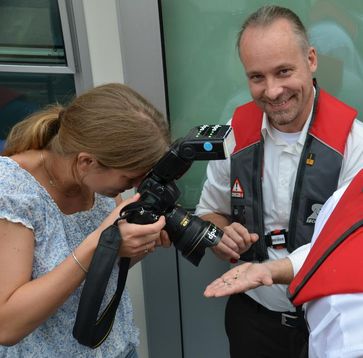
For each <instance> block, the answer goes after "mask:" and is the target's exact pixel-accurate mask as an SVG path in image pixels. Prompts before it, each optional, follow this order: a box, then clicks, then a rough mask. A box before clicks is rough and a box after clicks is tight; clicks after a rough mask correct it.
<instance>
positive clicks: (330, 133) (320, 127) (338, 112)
mask: <svg viewBox="0 0 363 358" xmlns="http://www.w3.org/2000/svg"><path fill="white" fill-rule="evenodd" d="M357 113H358V112H357V110H355V109H354V108H352V107H350V106H348V105H347V104H345V103H343V102H341V101H340V100H339V99H337V98H335V97H333V96H331V95H330V94H329V93H327V92H325V91H324V90H322V89H320V94H319V101H318V104H317V108H316V115H315V117H316V118H317V119H318V120H314V123H313V124H312V126H311V128H310V134H311V135H313V136H314V137H316V138H318V139H319V140H320V141H322V142H323V143H325V144H327V145H328V146H329V147H331V148H334V149H335V150H336V151H337V152H339V153H340V154H341V155H343V154H344V149H345V144H346V141H347V137H348V135H349V132H350V129H351V127H352V124H353V121H354V119H355V118H356V117H357Z"/></svg>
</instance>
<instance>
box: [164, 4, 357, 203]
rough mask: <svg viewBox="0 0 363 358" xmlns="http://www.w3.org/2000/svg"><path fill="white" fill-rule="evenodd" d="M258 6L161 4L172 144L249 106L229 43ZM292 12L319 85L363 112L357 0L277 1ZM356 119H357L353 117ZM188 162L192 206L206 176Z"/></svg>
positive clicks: (185, 184) (186, 198) (186, 190)
mask: <svg viewBox="0 0 363 358" xmlns="http://www.w3.org/2000/svg"><path fill="white" fill-rule="evenodd" d="M265 3H266V1H265V0H255V1H247V0H245V1H243V0H228V1H220V0H189V1H180V0H161V1H160V4H161V10H162V11H161V12H162V24H163V36H164V37H163V40H164V52H165V58H166V78H167V85H168V88H167V93H168V101H169V103H168V105H169V113H170V123H171V129H172V133H173V136H174V137H175V138H178V137H181V136H184V135H185V134H186V133H187V132H188V131H189V129H190V128H191V127H193V126H195V125H199V124H214V123H226V122H227V121H228V120H229V119H230V118H231V116H232V114H233V111H234V109H235V108H236V107H237V106H238V105H240V104H243V103H245V102H246V101H248V100H250V94H249V90H248V86H247V82H246V80H245V75H244V71H243V67H242V65H241V63H240V60H239V56H238V53H237V51H236V48H235V45H236V38H237V33H238V31H239V28H240V25H241V23H242V22H243V20H244V19H245V18H246V17H247V16H248V15H249V14H250V13H252V12H253V11H254V10H256V9H257V8H258V7H259V6H262V5H264V4H265ZM274 3H275V4H278V5H281V6H286V7H289V8H291V9H292V10H293V11H295V12H296V13H297V14H298V15H299V16H300V17H301V19H302V20H303V22H304V23H305V25H306V26H307V29H308V31H309V34H310V37H311V41H312V43H313V45H314V46H315V47H316V48H317V51H318V56H319V69H318V72H317V73H316V77H317V79H318V83H319V85H320V87H322V88H324V89H326V90H328V91H329V92H330V93H331V94H333V95H335V96H336V97H338V98H340V99H341V100H343V101H345V102H346V103H348V104H350V105H351V106H353V107H355V108H357V109H358V111H359V113H363V100H362V98H363V97H362V93H363V1H356V0H346V1H344V2H341V1H340V0H329V1H327V0H311V1H300V0H299V1H298V0H295V1H294V0H277V1H274ZM360 117H361V118H360V119H361V120H362V119H363V116H360ZM205 166H206V163H204V162H195V163H194V164H193V166H192V168H191V169H190V170H189V171H188V173H186V175H184V176H183V177H182V178H181V179H180V180H179V181H178V186H179V187H180V189H181V192H182V197H181V204H182V205H183V206H184V207H186V208H191V209H192V208H194V206H195V205H196V203H197V202H198V200H199V195H200V190H201V188H202V185H203V182H204V180H203V178H205Z"/></svg>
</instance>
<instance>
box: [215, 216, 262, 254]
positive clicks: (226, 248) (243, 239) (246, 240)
mask: <svg viewBox="0 0 363 358" xmlns="http://www.w3.org/2000/svg"><path fill="white" fill-rule="evenodd" d="M223 232H224V235H223V237H222V239H221V241H220V242H219V243H218V245H216V246H214V247H212V250H213V252H214V253H215V254H216V255H217V256H218V257H219V258H221V259H222V260H230V259H235V260H238V259H239V257H240V255H241V254H242V253H244V252H246V251H247V250H248V249H249V248H250V247H251V245H252V244H253V243H255V242H256V241H257V240H258V235H257V234H251V233H249V232H248V230H247V229H246V228H245V227H244V226H243V225H241V224H239V223H236V222H234V223H232V224H230V225H227V226H225V227H223Z"/></svg>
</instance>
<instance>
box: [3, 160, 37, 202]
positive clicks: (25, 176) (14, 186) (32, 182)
mask: <svg viewBox="0 0 363 358" xmlns="http://www.w3.org/2000/svg"><path fill="white" fill-rule="evenodd" d="M4 190H6V192H8V193H10V192H14V193H17V194H18V195H21V194H26V193H27V194H33V195H36V194H37V193H38V192H39V191H40V190H41V186H40V184H39V183H38V182H37V181H36V179H35V178H34V177H33V176H32V175H31V174H30V173H29V172H27V171H26V170H24V169H23V168H21V167H20V166H19V164H18V163H17V162H15V161H14V160H13V159H11V158H9V157H1V156H0V191H1V192H3V191H4Z"/></svg>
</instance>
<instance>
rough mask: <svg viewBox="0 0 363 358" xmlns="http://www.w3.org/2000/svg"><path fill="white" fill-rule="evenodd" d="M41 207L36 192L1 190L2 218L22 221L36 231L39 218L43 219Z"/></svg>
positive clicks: (0, 212)
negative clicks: (25, 192)
mask: <svg viewBox="0 0 363 358" xmlns="http://www.w3.org/2000/svg"><path fill="white" fill-rule="evenodd" d="M41 207H42V205H41V203H40V201H39V196H38V195H37V194H36V193H35V192H33V193H32V192H30V193H28V194H24V193H19V192H15V191H12V190H10V191H5V192H4V191H0V219H5V220H8V221H10V222H12V223H20V224H22V225H24V226H25V227H27V228H28V229H31V230H33V231H34V230H35V229H36V227H37V222H38V220H41V213H40V210H41Z"/></svg>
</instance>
